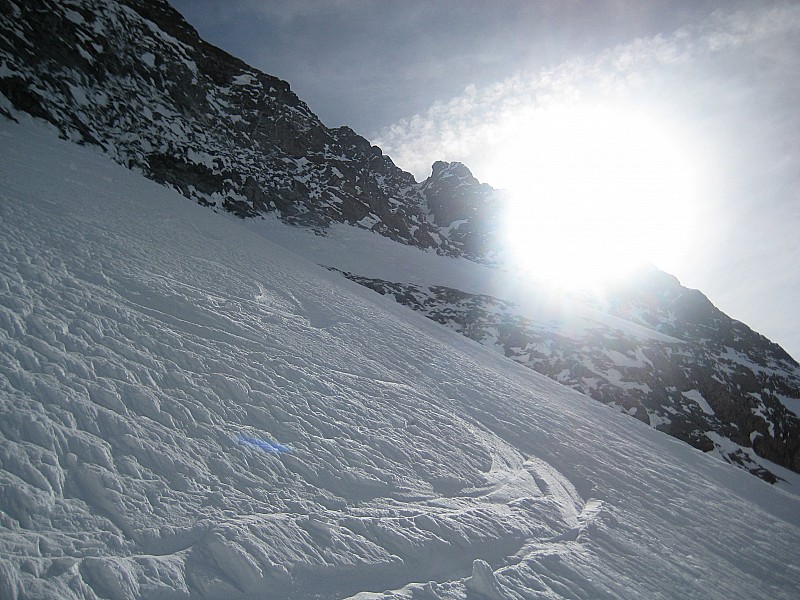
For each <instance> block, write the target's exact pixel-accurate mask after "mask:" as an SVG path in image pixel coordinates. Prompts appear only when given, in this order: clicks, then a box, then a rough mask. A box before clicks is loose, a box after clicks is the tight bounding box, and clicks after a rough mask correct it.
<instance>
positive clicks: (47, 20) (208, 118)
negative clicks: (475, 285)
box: [0, 0, 800, 482]
mask: <svg viewBox="0 0 800 600" xmlns="http://www.w3.org/2000/svg"><path fill="white" fill-rule="evenodd" d="M0 15H2V16H1V17H0V33H2V35H0V61H1V62H0V113H1V114H2V115H4V116H5V117H7V118H10V119H14V120H16V119H17V117H18V116H19V115H21V114H23V113H27V114H29V115H32V116H33V117H36V118H38V119H42V120H44V121H47V122H49V123H50V124H52V125H53V126H54V127H55V128H56V129H57V130H58V131H59V133H60V135H61V136H62V137H63V138H65V139H68V140H71V141H74V142H77V143H80V144H85V145H91V146H94V147H97V148H99V149H101V150H102V152H103V153H105V154H106V155H107V156H108V157H110V158H111V159H113V160H114V161H116V162H117V163H119V164H122V165H124V166H126V167H128V168H130V169H133V170H135V171H139V172H141V173H142V174H144V175H145V176H146V177H148V178H150V179H152V180H155V181H156V182H159V183H162V184H165V185H167V186H170V187H172V188H174V189H176V190H178V191H180V193H182V194H183V195H184V196H186V197H188V198H191V199H192V200H194V201H196V202H197V203H199V204H202V205H205V206H208V207H210V208H211V209H213V210H218V211H223V210H224V211H229V212H231V213H234V214H236V215H238V216H240V217H243V218H251V217H258V216H260V215H264V214H267V213H272V214H275V215H277V216H278V217H279V218H280V219H281V220H282V221H284V222H286V223H289V224H293V225H300V226H304V227H308V228H311V229H313V230H314V231H315V232H318V233H320V234H324V233H325V232H326V230H327V229H328V228H329V227H330V225H331V224H333V223H343V224H347V225H351V226H354V227H356V228H360V229H363V230H369V231H372V232H375V233H377V234H380V235H382V236H385V237H387V238H389V239H391V240H394V241H396V242H399V243H402V244H404V245H407V246H415V247H418V248H421V249H426V250H431V251H435V252H436V253H437V254H441V255H446V256H452V257H466V258H469V259H471V260H474V261H479V262H483V263H487V264H489V263H494V262H496V258H497V255H498V253H499V252H501V251H502V247H501V246H502V244H501V241H500V232H501V231H502V223H503V206H504V203H503V197H502V194H500V193H499V192H498V191H497V190H494V189H492V188H491V187H490V186H489V185H487V184H484V183H480V182H479V181H478V180H477V179H475V178H474V177H473V176H472V174H471V173H470V171H469V169H468V168H467V167H466V166H465V165H462V164H460V163H446V162H436V163H435V164H434V165H433V167H432V173H431V176H430V177H429V178H427V179H426V180H425V181H423V182H417V181H416V180H415V178H414V177H413V175H411V174H410V173H408V172H405V171H403V170H402V169H400V168H399V167H398V166H397V165H395V164H394V163H393V162H392V160H391V159H390V158H389V157H388V156H386V155H384V154H383V152H382V151H381V149H380V148H378V147H377V146H374V145H372V144H370V142H369V141H367V140H366V139H364V138H363V137H361V136H359V135H358V134H357V133H356V132H354V131H353V130H352V129H350V128H348V127H339V128H328V127H326V126H325V125H324V124H323V123H322V122H321V121H320V120H319V118H318V117H317V116H316V115H314V114H313V113H312V112H311V110H309V108H308V106H307V105H306V104H305V103H304V102H303V101H302V100H300V99H299V98H298V97H297V96H296V95H295V94H294V93H293V92H292V91H291V88H290V86H289V84H288V83H286V82H285V81H282V80H280V79H278V78H276V77H273V76H270V75H267V74H265V73H262V72H260V71H258V70H257V69H254V68H252V67H250V66H248V65H247V64H245V63H244V62H242V61H241V60H239V59H237V58H235V57H233V56H231V55H229V54H227V53H226V52H224V51H222V50H220V49H219V48H216V47H214V46H212V45H211V44H208V43H207V42H205V41H203V40H202V39H201V38H200V37H199V36H198V34H197V32H196V31H195V30H194V29H193V28H192V27H191V26H190V25H189V24H188V23H186V21H185V20H184V19H183V18H182V17H181V15H180V14H178V13H177V12H176V11H175V10H174V9H173V8H172V7H171V6H170V5H169V4H168V3H167V2H166V1H164V0H17V1H14V0H0ZM347 276H348V277H350V278H351V279H354V280H356V281H358V282H359V283H362V284H363V285H366V286H368V287H371V288H372V289H375V290H376V291H379V292H380V293H383V294H391V295H392V296H393V297H395V298H396V299H397V300H398V301H400V302H401V303H403V304H405V305H407V306H410V307H411V308H414V309H415V310H418V311H421V312H423V313H424V314H425V315H426V316H428V317H429V318H431V319H433V320H435V321H437V322H439V323H441V324H443V325H445V326H447V327H450V328H453V329H456V330H458V331H459V332H461V333H463V334H464V335H466V336H468V337H470V338H472V339H474V340H476V341H479V342H481V343H483V344H486V345H489V346H491V347H493V348H496V349H498V350H500V351H501V352H502V353H503V354H504V355H505V356H507V357H508V358H510V359H512V360H514V361H516V362H519V363H522V364H524V365H526V366H528V367H530V368H532V369H534V370H536V371H538V372H540V373H543V374H545V375H547V376H549V377H551V378H552V379H555V380H556V381H558V382H560V383H563V384H565V385H567V386H570V387H572V388H574V389H577V390H579V391H581V392H583V393H585V394H588V395H590V396H592V397H593V398H595V399H597V400H600V401H601V402H604V403H605V404H608V405H611V406H614V407H616V408H617V409H619V410H621V411H623V412H625V413H628V414H630V415H632V416H633V417H635V418H637V419H639V420H640V421H643V422H645V423H648V424H649V425H651V426H652V427H655V428H657V429H659V430H661V431H664V432H666V433H669V434H670V435H673V436H675V437H677V438H679V439H681V440H684V441H686V442H688V443H689V444H691V445H693V446H695V447H696V448H699V449H701V450H704V451H716V452H717V453H718V454H719V455H720V456H721V457H722V458H723V459H724V460H726V461H728V462H732V463H734V464H736V465H738V466H741V467H743V468H745V469H747V470H748V471H750V472H752V473H754V474H756V475H758V476H760V477H762V478H763V479H766V480H767V481H771V482H775V481H777V480H779V479H780V477H781V476H780V474H779V471H780V468H785V469H788V470H790V471H794V472H800V421H799V420H798V417H797V415H796V414H795V413H794V412H792V410H790V407H791V406H797V405H798V404H800V366H798V364H797V362H796V361H794V360H793V359H792V358H791V357H790V356H789V355H788V354H787V353H786V352H784V351H783V350H782V349H781V348H780V347H779V346H777V345H776V344H773V343H772V342H770V341H769V340H767V339H766V338H764V337H763V336H761V335H759V334H757V333H755V332H753V331H752V330H750V329H749V328H748V327H747V326H746V325H744V324H742V323H740V322H738V321H735V320H733V319H731V318H730V317H728V316H727V315H725V314H723V313H722V312H721V311H719V310H718V309H717V308H716V307H714V306H713V304H712V303H711V302H710V301H709V300H708V299H707V298H706V297H705V296H704V295H703V294H702V293H700V292H698V291H696V290H689V289H687V288H685V287H683V286H681V285H680V283H679V282H678V281H677V280H676V279H675V278H673V277H671V276H669V275H666V274H664V273H661V272H658V271H655V270H651V271H648V272H645V273H640V274H639V276H638V277H636V278H634V279H632V280H631V281H630V282H627V283H625V284H621V285H619V286H617V287H615V288H610V289H609V290H607V292H606V293H605V294H604V295H603V296H602V297H595V298H590V299H585V300H584V302H585V303H586V304H587V305H588V306H590V307H591V308H592V309H593V310H597V311H600V312H602V313H603V314H606V315H609V316H611V317H614V318H615V319H617V321H618V322H619V323H625V324H627V326H626V327H614V326H610V325H608V324H607V322H604V323H605V324H602V325H597V326H593V327H586V328H583V329H581V330H580V331H578V332H576V331H573V330H569V331H568V330H567V329H565V328H564V327H561V326H560V325H554V324H553V323H552V322H549V321H546V320H544V321H543V320H537V319H536V318H535V315H531V314H530V313H526V312H524V311H520V310H519V308H518V307H517V306H516V305H515V304H514V303H513V302H510V301H507V300H505V299H502V298H495V297H492V296H489V295H481V294H473V293H468V292H465V291H460V290H459V289H458V287H457V286H455V287H454V286H435V285H434V286H421V285H418V284H415V283H412V282H408V281H394V282H390V281H387V280H383V279H378V278H375V277H373V276H367V274H364V273H347ZM631 327H634V328H638V330H641V331H646V332H650V333H649V334H648V335H632V334H631V333H630V330H631Z"/></svg>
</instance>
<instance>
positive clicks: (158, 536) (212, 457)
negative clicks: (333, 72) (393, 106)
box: [0, 117, 800, 600]
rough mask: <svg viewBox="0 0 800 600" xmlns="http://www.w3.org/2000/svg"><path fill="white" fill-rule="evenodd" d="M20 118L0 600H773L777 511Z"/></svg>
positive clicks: (9, 151) (3, 383) (640, 430)
mask: <svg viewBox="0 0 800 600" xmlns="http://www.w3.org/2000/svg"><path fill="white" fill-rule="evenodd" d="M20 120H21V121H22V122H23V124H22V125H15V124H12V123H10V122H9V121H6V120H0V121H1V122H0V138H1V139H2V143H0V148H1V149H2V150H1V151H2V161H0V173H2V178H1V179H0V182H2V186H1V187H0V270H1V271H0V273H1V275H0V407H2V408H1V409H0V410H1V411H2V413H1V414H0V598H3V599H6V598H8V599H16V598H59V599H64V600H66V599H68V598H96V597H100V598H185V597H196V598H346V597H352V596H357V597H358V598H362V599H367V598H412V597H413V598H442V599H450V598H631V599H633V598H665V599H666V598H756V597H768V598H787V599H788V598H796V597H797V590H798V589H800V567H798V558H800V499H798V498H797V497H795V496H792V495H789V494H787V493H785V492H782V491H781V490H778V489H775V488H772V487H770V486H769V485H768V484H766V483H764V482H762V481H760V480H758V479H757V478H755V477H753V476H751V475H749V474H747V473H745V472H744V471H741V470H739V469H736V468H735V467H732V466H730V465H726V464H724V463H722V462H721V461H719V460H716V459H714V458H712V457H709V456H706V455H704V454H702V453H701V452H698V451H696V450H694V449H692V448H691V447H689V446H687V445H686V444H683V443H681V442H678V441H677V440H674V439H672V438H669V437H667V436H665V435H663V434H660V433H658V432H656V431H654V430H652V429H651V428H649V427H647V426H645V425H642V424H640V423H638V422H637V421H635V420H633V419H630V418H628V417H625V416H624V415H620V414H618V413H617V412H615V411H614V410H610V409H608V408H607V407H605V406H603V405H601V404H599V403H597V402H596V401H594V400H591V399H589V398H587V397H585V396H583V395H581V394H579V393H577V392H574V391H571V390H569V389H567V388H565V387H563V386H560V385H558V384H557V383H555V382H552V381H550V380H549V379H546V378H545V377H543V376H540V375H538V374H536V373H534V372H532V371H530V370H528V369H526V368H524V367H522V366H520V365H517V364H515V363H514V362H513V361H509V360H507V359H505V358H503V357H501V356H498V355H497V354H496V353H494V352H492V351H491V350H489V349H487V348H484V347H481V346H480V345H478V344H475V343H472V342H470V341H469V340H466V339H465V338H463V337H462V336H460V335H458V334H457V333H454V332H452V331H449V330H447V329H446V328H443V327H440V326H437V325H436V324H434V323H433V322H431V321H429V320H427V319H425V318H424V317H423V316H422V315H418V314H415V313H413V312H411V311H409V310H407V309H405V308H403V307H401V306H399V305H397V304H395V303H394V302H392V301H391V300H389V299H387V298H383V297H381V296H378V295H376V294H374V293H372V292H371V291H369V290H367V289H365V288H363V287H361V286H359V285H357V284H355V283H352V282H349V281H347V280H345V279H343V278H341V277H340V276H338V275H336V274H334V273H330V272H328V271H326V270H325V269H323V268H321V267H319V266H317V265H315V264H314V263H313V262H311V261H309V260H307V259H306V258H302V257H300V256H298V255H297V254H294V253H291V252H289V251H287V250H286V249H285V248H282V247H280V246H278V245H275V244H273V243H270V242H269V241H268V240H266V239H265V238H264V236H263V235H262V234H263V232H260V233H255V232H254V231H253V226H252V224H247V223H246V222H242V221H240V220H238V219H235V218H234V217H231V216H230V215H221V214H215V213H214V212H213V211H211V210H209V209H204V208H201V207H199V206H196V205H194V204H192V203H191V202H189V201H187V200H186V199H185V198H183V197H182V196H180V195H178V194H177V193H174V192H172V191H170V190H168V189H166V188H164V187H160V186H158V185H156V184H154V183H153V182H150V181H147V180H145V179H144V178H142V177H140V176H138V175H137V174H135V173H133V172H130V171H127V170H125V169H123V168H122V167H120V166H117V165H114V164H112V163H110V162H109V161H108V160H107V159H105V158H103V157H102V156H101V155H100V154H99V153H98V152H97V151H95V150H92V149H90V148H83V147H78V146H75V145H72V144H70V143H68V142H65V141H61V140H57V139H56V138H55V133H54V132H53V131H52V130H50V129H47V128H44V127H43V126H41V125H38V124H34V123H32V122H31V121H28V120H27V119H26V118H25V117H20ZM275 230H276V231H277V228H275ZM291 231H296V230H291ZM284 235H286V236H290V235H291V233H290V230H289V229H288V228H286V229H285V230H284ZM298 235H299V234H298ZM376 237H377V236H376ZM303 239H305V238H303ZM319 240H323V238H319ZM319 243H320V244H323V243H324V241H320V242H319ZM351 248H352V246H351ZM453 264H456V263H453ZM397 268H400V267H399V266H398V267H397ZM437 283H442V282H437Z"/></svg>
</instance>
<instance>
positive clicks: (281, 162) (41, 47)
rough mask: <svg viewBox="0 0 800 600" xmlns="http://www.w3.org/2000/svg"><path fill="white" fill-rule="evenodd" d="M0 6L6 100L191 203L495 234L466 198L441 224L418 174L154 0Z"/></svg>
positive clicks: (309, 220)
mask: <svg viewBox="0 0 800 600" xmlns="http://www.w3.org/2000/svg"><path fill="white" fill-rule="evenodd" d="M0 7H2V11H3V14H4V15H8V18H4V19H3V20H2V32H3V36H2V39H0V56H1V57H2V61H3V64H4V66H3V71H2V77H0V92H2V94H3V95H5V97H6V98H7V99H8V103H9V104H10V105H11V106H13V107H14V108H15V109H17V110H21V111H24V112H28V113H30V114H32V115H34V116H36V117H40V118H43V119H45V120H47V121H49V122H51V123H52V124H53V125H55V126H56V127H57V128H58V129H59V131H60V132H61V133H62V135H63V136H64V137H66V138H68V139H71V140H74V141H77V142H81V143H89V144H94V145H97V146H100V147H101V148H103V150H104V151H105V152H106V153H108V154H109V155H110V156H111V157H112V158H113V159H114V160H116V161H117V162H119V163H121V164H124V165H126V166H128V167H131V168H135V169H139V170H141V171H142V172H143V173H144V174H145V175H146V176H148V177H150V178H152V179H154V180H156V181H159V182H162V183H165V184H168V185H170V186H173V187H175V188H177V189H179V190H180V191H181V192H182V193H183V194H184V195H185V196H188V197H190V198H193V199H195V200H196V201H197V202H199V203H201V204H208V205H211V206H214V207H218V208H222V209H225V210H228V211H231V212H233V213H235V214H237V215H240V216H242V217H247V216H256V215H259V214H263V213H267V212H275V213H277V214H278V215H279V216H280V217H281V218H282V219H284V220H285V221H287V222H290V223H294V224H302V225H306V226H310V227H313V228H316V229H317V230H320V231H322V230H324V229H325V227H327V226H328V225H329V224H330V223H332V222H339V223H347V224H350V225H355V226H358V227H363V228H368V229H371V230H374V231H376V232H378V233H380V234H382V235H385V236H387V237H389V238H391V239H393V240H396V241H398V242H401V243H404V244H411V245H415V246H419V247H421V248H432V249H435V250H436V251H437V252H440V253H442V254H449V255H462V254H467V255H470V256H473V257H475V258H477V257H478V254H479V253H481V252H483V251H484V250H485V243H484V242H485V239H486V237H487V235H492V234H493V230H488V229H487V226H486V224H484V223H479V222H478V221H477V219H479V218H480V217H483V216H484V213H485V211H483V212H480V211H478V212H476V211H475V210H473V209H474V205H473V204H474V203H467V204H466V205H465V206H464V207H463V209H464V212H463V213H462V212H459V210H457V209H456V207H457V206H459V205H458V203H452V204H451V210H450V217H451V223H452V221H458V225H457V226H455V227H442V226H441V225H440V219H439V220H437V219H436V218H433V217H432V211H431V208H430V207H429V205H428V195H426V193H425V191H426V190H427V189H429V187H430V186H428V187H426V186H425V184H418V183H417V182H416V181H415V180H414V177H413V176H412V175H411V174H410V173H407V172H405V171H403V170H401V169H400V168H398V167H397V166H396V165H395V164H394V163H393V162H392V161H391V159H390V158H389V157H388V156H385V155H384V154H383V153H382V152H381V150H380V148H378V147H377V146H372V145H371V144H370V143H369V142H368V141H367V140H365V139H364V138H362V137H361V136H359V135H357V134H356V133H355V132H353V131H352V130H351V129H349V128H347V127H340V128H337V129H330V128H327V127H325V126H324V125H323V124H322V123H321V122H320V120H319V119H318V118H317V116H316V115H314V114H313V113H312V112H311V111H310V110H309V108H308V106H306V104H305V103H303V102H302V101H301V100H300V99H298V98H297V96H296V95H295V94H294V93H293V92H292V91H291V89H290V87H289V84H288V83H286V82H285V81H282V80H280V79H277V78H275V77H272V76H270V75H267V74H264V73H262V72H260V71H258V70H256V69H253V68H251V67H249V66H248V65H246V64H244V63H243V62H242V61H240V60H238V59H236V58H234V57H232V56H230V55H229V54H227V53H225V52H223V51H222V50H220V49H219V48H216V47H214V46H212V45H210V44H208V43H206V42H204V41H203V40H201V39H200V38H199V36H198V35H197V33H196V32H195V30H194V29H192V27H191V26H190V25H188V24H187V23H186V22H185V21H184V20H183V18H182V17H181V16H180V14H178V13H177V12H176V11H175V10H174V9H173V8H172V7H170V6H169V4H167V3H166V2H165V1H162V0H148V1H144V0H122V1H119V2H108V1H106V0H82V1H80V2H62V1H53V0H35V1H31V2H29V1H25V2H14V1H12V0H2V2H0ZM0 110H2V111H3V113H4V114H5V115H6V116H10V112H9V107H8V106H7V107H6V108H0ZM433 179H436V176H435V174H434V177H433ZM475 183H476V184H477V182H475ZM481 193H482V194H485V195H486V196H487V197H491V195H492V190H491V188H488V186H484V187H482V188H481ZM436 201H437V202H438V203H439V205H441V203H442V202H445V203H446V202H447V200H446V198H443V197H442V195H441V193H439V194H438V195H437V196H436ZM489 202H491V201H489ZM453 209H456V210H455V212H453ZM438 212H439V211H437V213H438ZM479 213H480V214H479Z"/></svg>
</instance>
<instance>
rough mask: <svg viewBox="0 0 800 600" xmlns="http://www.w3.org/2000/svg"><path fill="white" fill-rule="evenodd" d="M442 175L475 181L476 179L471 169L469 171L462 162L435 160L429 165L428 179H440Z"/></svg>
mask: <svg viewBox="0 0 800 600" xmlns="http://www.w3.org/2000/svg"><path fill="white" fill-rule="evenodd" d="M444 177H456V178H458V179H466V180H474V181H475V182H476V183H477V179H475V178H474V177H473V175H472V171H470V170H469V169H468V168H467V166H466V165H465V164H464V163H460V162H445V161H443V160H437V161H436V162H435V163H433V166H432V167H431V177H430V179H441V178H444Z"/></svg>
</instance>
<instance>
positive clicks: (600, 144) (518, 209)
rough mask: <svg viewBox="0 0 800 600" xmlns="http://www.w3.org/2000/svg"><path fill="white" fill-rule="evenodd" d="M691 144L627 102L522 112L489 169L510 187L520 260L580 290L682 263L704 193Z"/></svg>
mask: <svg viewBox="0 0 800 600" xmlns="http://www.w3.org/2000/svg"><path fill="white" fill-rule="evenodd" d="M687 148H688V146H687V144H686V143H685V142H684V140H682V139H681V137H680V136H679V135H678V132H676V131H675V130H674V128H670V127H669V126H668V125H667V124H666V123H665V122H663V121H659V120H658V119H656V118H654V117H653V116H651V115H648V114H646V113H644V112H641V111H637V110H633V109H630V108H625V109H623V108H620V107H614V106H606V105H601V104H594V105H593V104H571V105H564V106H560V107H553V108H547V109H536V110H531V111H529V112H528V114H527V115H526V116H525V117H524V118H519V116H518V118H516V119H515V120H514V122H513V123H509V124H508V126H507V127H506V128H505V133H504V139H503V140H502V150H501V151H499V152H497V153H496V154H495V158H494V161H493V163H492V168H491V169H490V174H489V175H488V177H489V179H488V180H489V181H492V182H493V184H494V185H496V186H497V187H500V188H503V189H505V190H506V192H507V194H508V198H509V206H508V212H507V223H506V228H505V229H506V238H507V244H508V248H509V250H510V254H511V256H512V258H513V262H514V264H515V268H521V269H523V270H525V271H527V272H529V273H530V275H531V276H532V277H533V278H535V279H538V280H541V281H545V282H548V283H551V284H556V285H558V286H562V287H568V288H579V287H591V286H594V285H596V284H598V283H600V282H602V281H604V280H608V279H613V278H616V277H619V276H622V275H623V274H624V273H625V272H626V271H627V270H629V269H631V268H633V267H635V266H637V265H639V264H641V263H651V264H655V265H656V266H659V267H660V268H665V269H669V268H671V267H672V266H674V265H676V264H678V263H679V262H680V260H681V259H682V258H683V254H684V253H685V251H686V248H687V247H688V246H689V241H690V239H691V238H692V236H693V235H694V229H695V215H694V207H695V205H696V201H697V194H698V181H697V164H696V162H695V161H693V158H692V156H691V153H690V152H689V151H688V149H687Z"/></svg>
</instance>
